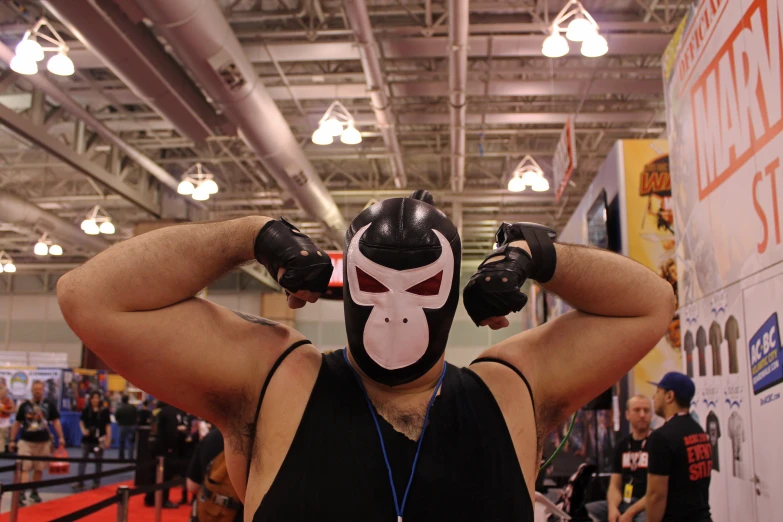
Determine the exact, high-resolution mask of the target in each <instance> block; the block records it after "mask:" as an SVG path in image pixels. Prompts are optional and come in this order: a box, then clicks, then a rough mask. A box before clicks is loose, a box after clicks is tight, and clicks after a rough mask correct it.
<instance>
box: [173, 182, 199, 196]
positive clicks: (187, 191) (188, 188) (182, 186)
mask: <svg viewBox="0 0 783 522" xmlns="http://www.w3.org/2000/svg"><path fill="white" fill-rule="evenodd" d="M195 188H196V187H194V186H193V183H191V182H190V181H188V180H184V181H180V183H179V185H177V193H178V194H182V195H183V196H190V195H191V194H193V191H194V190H195Z"/></svg>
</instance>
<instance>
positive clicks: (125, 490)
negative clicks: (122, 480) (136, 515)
mask: <svg viewBox="0 0 783 522" xmlns="http://www.w3.org/2000/svg"><path fill="white" fill-rule="evenodd" d="M117 497H119V499H120V501H119V502H117V522H128V501H130V488H129V487H128V486H120V487H119V488H117Z"/></svg>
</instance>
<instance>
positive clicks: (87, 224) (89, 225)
mask: <svg viewBox="0 0 783 522" xmlns="http://www.w3.org/2000/svg"><path fill="white" fill-rule="evenodd" d="M93 225H95V220H94V219H92V218H87V219H85V220H84V221H82V224H81V227H82V230H84V231H85V232H87V230H88V229H90V228H92V227H93Z"/></svg>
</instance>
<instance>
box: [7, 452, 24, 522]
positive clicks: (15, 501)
mask: <svg viewBox="0 0 783 522" xmlns="http://www.w3.org/2000/svg"><path fill="white" fill-rule="evenodd" d="M20 482H22V461H21V460H17V461H16V470H15V471H14V484H19V483H20ZM21 499H22V492H21V491H20V490H16V491H14V492H13V493H12V494H11V513H10V514H9V517H8V520H9V522H16V521H17V520H19V501H20V500H21Z"/></svg>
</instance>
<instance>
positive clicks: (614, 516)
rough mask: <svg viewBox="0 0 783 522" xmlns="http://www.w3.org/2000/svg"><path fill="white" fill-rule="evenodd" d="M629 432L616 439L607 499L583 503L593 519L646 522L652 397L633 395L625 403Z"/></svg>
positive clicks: (604, 521)
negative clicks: (648, 439) (648, 443)
mask: <svg viewBox="0 0 783 522" xmlns="http://www.w3.org/2000/svg"><path fill="white" fill-rule="evenodd" d="M625 418H626V420H628V422H629V424H630V425H631V434H630V435H628V436H627V437H624V438H622V439H621V440H620V441H619V442H618V443H617V449H616V450H615V454H614V463H613V464H612V477H611V481H610V482H609V490H608V491H607V492H606V500H599V501H598V502H590V503H589V504H587V505H586V506H585V509H587V513H588V515H589V516H590V518H591V519H592V520H594V521H596V522H646V520H647V518H646V517H647V515H646V513H645V510H644V509H645V506H646V505H647V499H646V497H645V493H646V492H647V459H648V456H647V448H646V446H647V438H648V436H649V435H650V423H651V422H652V401H650V398H649V397H645V396H644V395H634V396H633V397H631V398H630V399H628V402H627V403H626V405H625Z"/></svg>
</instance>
